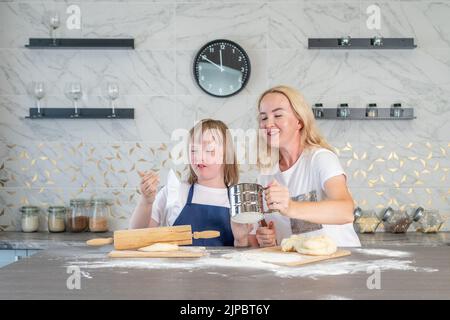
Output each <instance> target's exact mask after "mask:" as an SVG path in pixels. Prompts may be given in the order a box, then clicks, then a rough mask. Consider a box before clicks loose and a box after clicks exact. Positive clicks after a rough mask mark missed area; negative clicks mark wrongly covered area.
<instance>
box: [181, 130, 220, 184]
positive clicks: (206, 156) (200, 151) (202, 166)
mask: <svg viewBox="0 0 450 320" xmlns="http://www.w3.org/2000/svg"><path fill="white" fill-rule="evenodd" d="M219 135H220V133H219V132H216V131H214V132H212V131H211V130H205V131H204V132H203V133H202V134H201V135H200V137H198V138H196V139H192V140H191V144H190V145H189V149H190V150H189V153H190V163H191V167H192V169H193V170H194V172H195V174H196V175H197V177H198V179H199V180H210V179H213V178H217V177H219V176H222V175H223V167H224V164H223V159H224V153H223V143H222V139H220V138H219Z"/></svg>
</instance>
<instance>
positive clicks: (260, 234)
mask: <svg viewBox="0 0 450 320" xmlns="http://www.w3.org/2000/svg"><path fill="white" fill-rule="evenodd" d="M256 240H257V241H258V244H259V246H260V247H274V246H276V245H277V237H276V230H275V224H274V223H273V221H270V222H269V225H268V226H267V227H259V228H258V229H257V230H256Z"/></svg>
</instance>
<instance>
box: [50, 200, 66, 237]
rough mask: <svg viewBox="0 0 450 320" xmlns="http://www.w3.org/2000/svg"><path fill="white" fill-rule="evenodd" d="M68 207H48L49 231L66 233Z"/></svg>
mask: <svg viewBox="0 0 450 320" xmlns="http://www.w3.org/2000/svg"><path fill="white" fill-rule="evenodd" d="M66 210H67V209H66V207H63V206H51V207H48V209H47V212H48V231H49V232H64V231H65V230H66V223H65V218H66Z"/></svg>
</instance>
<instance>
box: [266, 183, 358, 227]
mask: <svg viewBox="0 0 450 320" xmlns="http://www.w3.org/2000/svg"><path fill="white" fill-rule="evenodd" d="M324 189H325V190H324V191H325V194H326V195H327V199H326V200H323V201H319V202H301V201H294V200H291V199H290V197H289V190H288V189H287V188H286V187H284V186H282V185H280V184H279V183H278V182H276V181H274V183H272V184H271V185H270V187H269V189H267V190H266V192H267V193H266V200H267V202H268V203H269V206H268V207H269V208H270V209H276V210H279V211H280V212H281V213H282V214H283V215H285V216H287V217H290V218H294V219H301V220H305V221H309V222H312V223H319V224H346V223H351V222H353V210H354V204H353V199H352V196H351V195H350V192H349V191H348V189H347V185H346V180H345V176H344V175H339V176H335V177H332V178H330V179H328V180H327V181H326V182H325V183H324Z"/></svg>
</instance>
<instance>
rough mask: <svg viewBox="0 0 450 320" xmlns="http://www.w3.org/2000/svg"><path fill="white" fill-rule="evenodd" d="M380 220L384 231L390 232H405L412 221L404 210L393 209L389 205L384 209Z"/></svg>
mask: <svg viewBox="0 0 450 320" xmlns="http://www.w3.org/2000/svg"><path fill="white" fill-rule="evenodd" d="M381 220H383V225H384V229H385V231H387V232H392V233H405V232H406V231H407V230H408V228H409V226H410V225H411V223H412V219H411V217H410V216H409V215H408V213H407V212H406V210H393V209H392V208H391V207H389V208H387V209H386V210H385V211H384V213H383V217H382V218H381Z"/></svg>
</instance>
